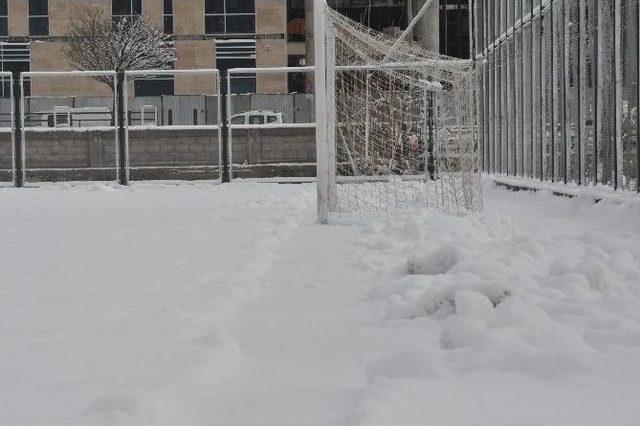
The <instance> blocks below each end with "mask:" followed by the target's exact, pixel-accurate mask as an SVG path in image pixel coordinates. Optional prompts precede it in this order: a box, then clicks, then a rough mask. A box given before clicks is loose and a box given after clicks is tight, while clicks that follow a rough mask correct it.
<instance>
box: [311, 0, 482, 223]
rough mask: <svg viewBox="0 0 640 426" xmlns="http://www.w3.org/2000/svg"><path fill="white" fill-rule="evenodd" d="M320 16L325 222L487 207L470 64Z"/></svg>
mask: <svg viewBox="0 0 640 426" xmlns="http://www.w3.org/2000/svg"><path fill="white" fill-rule="evenodd" d="M315 13H316V16H315V17H314V19H315V25H316V27H317V29H318V30H317V31H316V37H317V38H318V39H316V41H315V42H316V67H317V73H316V85H317V86H318V87H317V88H316V90H317V93H320V92H323V93H326V96H317V106H316V110H317V112H316V117H317V119H316V121H317V129H316V136H317V143H318V201H319V219H320V221H322V222H325V221H327V220H328V218H329V216H334V215H338V216H345V217H354V216H355V217H363V216H372V215H385V214H393V213H394V212H397V211H399V210H408V209H412V208H416V207H423V206H429V207H435V208H438V209H440V210H442V211H445V212H447V213H452V214H467V213H471V212H475V211H478V210H479V209H481V207H482V198H481V189H480V174H479V169H478V152H477V149H478V147H477V143H476V137H475V116H474V95H473V82H474V77H473V68H472V63H471V62H470V61H467V60H460V59H454V58H450V57H446V56H442V55H439V54H437V53H433V52H430V51H427V50H425V49H423V48H422V47H420V46H419V45H418V44H417V43H414V42H411V41H399V39H398V38H397V37H391V36H388V35H386V34H383V33H379V32H376V31H374V30H372V29H370V28H367V27H365V26H363V25H361V24H359V23H357V22H355V21H353V20H350V19H349V18H347V17H345V16H344V15H341V14H340V13H338V12H336V11H334V10H333V9H331V8H329V7H328V6H327V5H326V4H324V2H320V1H319V2H316V12H315ZM323 86H324V87H323ZM323 89H324V90H323Z"/></svg>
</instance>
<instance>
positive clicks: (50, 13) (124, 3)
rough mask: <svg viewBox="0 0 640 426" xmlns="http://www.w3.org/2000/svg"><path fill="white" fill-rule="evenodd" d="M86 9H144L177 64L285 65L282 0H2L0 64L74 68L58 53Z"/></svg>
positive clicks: (177, 85) (44, 90)
mask: <svg viewBox="0 0 640 426" xmlns="http://www.w3.org/2000/svg"><path fill="white" fill-rule="evenodd" d="M88 8H94V9H98V10H100V11H101V12H102V13H103V14H104V15H105V16H110V17H112V18H113V19H118V18H121V17H135V16H137V15H142V14H144V15H146V17H147V18H148V19H149V21H150V22H151V23H152V24H153V25H155V26H156V27H158V28H160V29H162V30H163V31H164V32H165V33H167V34H169V35H171V36H172V37H173V40H174V43H175V48H176V59H177V60H176V63H175V68H176V69H198V68H221V69H226V68H231V67H236V66H249V67H255V66H257V67H270V66H286V65H287V64H288V41H287V0H255V1H252V0H250V1H247V0H0V70H3V71H52V70H56V71H59V70H71V69H73V68H72V66H71V64H69V62H68V61H67V59H66V57H65V55H64V48H65V43H66V34H67V31H68V26H69V22H70V21H71V20H73V19H74V18H75V17H77V16H80V15H81V14H82V13H83V12H84V11H86V10H87V9H88ZM67 84H68V81H63V80H62V79H61V80H60V81H58V82H56V81H55V79H47V81H46V82H44V80H43V81H42V83H41V84H39V83H38V81H36V80H34V81H33V82H32V87H31V91H32V93H34V94H37V95H40V96H49V95H50V96H55V95H61V94H63V92H64V90H65V87H66V85H67ZM86 84H89V85H91V84H92V83H91V82H88V83H86ZM203 84H207V82H206V81H205V80H199V79H197V78H195V79H194V78H193V77H180V76H176V77H175V81H174V82H173V84H170V85H165V86H164V89H165V90H171V91H173V92H174V93H173V94H193V93H201V92H202V87H201V86H202V85H203ZM254 84H256V85H257V88H258V90H263V91H282V90H286V84H287V81H286V77H281V76H280V77H278V76H270V77H269V78H264V79H259V80H258V81H257V82H255V83H254ZM80 89H81V88H76V92H82V90H80ZM100 90H105V89H104V88H101V89H99V88H97V87H86V92H91V94H92V95H95V94H96V92H97V91H100Z"/></svg>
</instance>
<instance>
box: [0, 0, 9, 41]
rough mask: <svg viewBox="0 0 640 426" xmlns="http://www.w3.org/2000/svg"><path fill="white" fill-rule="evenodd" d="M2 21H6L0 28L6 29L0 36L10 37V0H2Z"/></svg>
mask: <svg viewBox="0 0 640 426" xmlns="http://www.w3.org/2000/svg"><path fill="white" fill-rule="evenodd" d="M0 5H3V6H2V7H0V22H4V24H0V29H4V30H3V31H0V37H8V36H9V5H8V0H0Z"/></svg>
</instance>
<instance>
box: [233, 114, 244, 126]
mask: <svg viewBox="0 0 640 426" xmlns="http://www.w3.org/2000/svg"><path fill="white" fill-rule="evenodd" d="M231 124H244V115H240V116H238V117H231Z"/></svg>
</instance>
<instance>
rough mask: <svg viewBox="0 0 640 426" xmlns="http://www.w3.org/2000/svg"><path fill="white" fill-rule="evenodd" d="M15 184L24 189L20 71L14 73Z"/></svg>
mask: <svg viewBox="0 0 640 426" xmlns="http://www.w3.org/2000/svg"><path fill="white" fill-rule="evenodd" d="M12 84H13V87H12V91H13V100H12V102H13V153H14V155H13V183H14V185H15V187H16V188H22V187H23V186H24V169H23V162H22V157H23V156H24V153H23V152H22V148H23V146H22V109H21V102H20V99H21V96H22V87H20V86H21V84H20V73H19V72H18V71H14V72H13V83H12Z"/></svg>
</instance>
